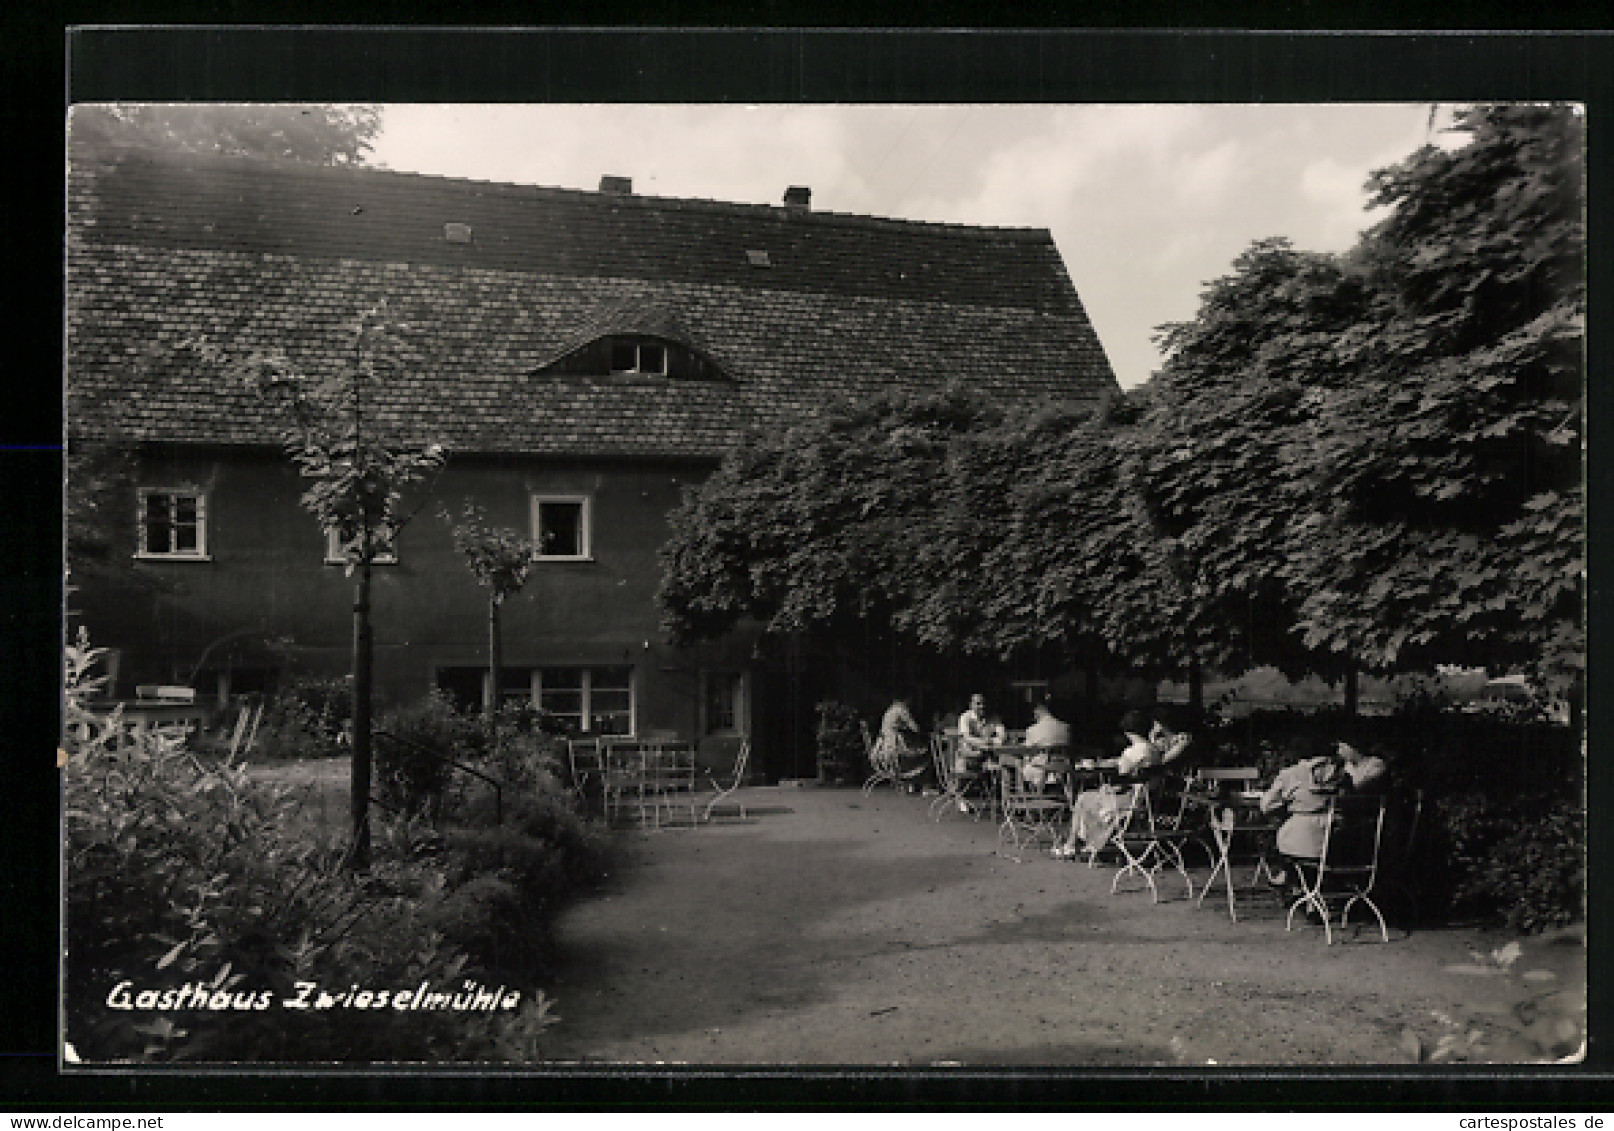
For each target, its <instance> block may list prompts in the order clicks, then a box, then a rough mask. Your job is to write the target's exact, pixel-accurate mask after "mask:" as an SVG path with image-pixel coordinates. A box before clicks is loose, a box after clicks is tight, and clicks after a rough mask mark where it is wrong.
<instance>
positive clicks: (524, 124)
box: [372, 104, 1451, 388]
mask: <svg viewBox="0 0 1614 1131" xmlns="http://www.w3.org/2000/svg"><path fill="white" fill-rule="evenodd" d="M1445 109H1446V108H1444V107H1442V108H1441V113H1440V114H1439V117H1438V119H1437V123H1436V129H1435V132H1434V133H1433V134H1431V133H1430V131H1429V121H1430V107H1429V106H1428V105H1427V104H1419V105H1414V104H1398V105H1397V104H1391V105H1307V106H1255V105H1251V106H1212V105H1132V106H1095V105H1079V106H1077V105H1054V106H1047V105H1015V106H1002V105H973V106H971V105H960V106H912V105H887V106H853V105H770V106H700V105H645V106H631V105H611V106H586V105H553V104H551V105H502V106H472V105H444V106H425V105H420V106H415V105H392V106H388V107H387V108H386V110H385V113H384V116H383V127H382V133H381V135H380V137H379V138H378V140H377V144H376V146H375V151H374V154H373V157H372V159H373V161H374V162H375V163H376V164H380V165H384V166H386V167H389V168H393V169H402V170H413V171H417V172H427V173H440V174H445V175H450V176H460V177H470V178H475V179H479V180H493V181H508V182H514V183H521V184H540V185H551V186H559V187H564V188H581V189H593V188H597V187H598V185H599V179H600V175H601V174H603V173H613V174H618V175H621V176H627V177H632V178H633V187H634V191H635V192H638V193H644V194H647V195H654V196H673V197H701V198H706V199H713V200H731V201H742V202H748V203H756V204H777V203H779V202H780V198H781V196H782V195H783V193H784V190H785V187H786V186H787V185H807V186H810V187H811V188H812V193H813V196H812V207H813V208H814V209H815V210H822V211H831V212H854V213H864V214H872V215H878V216H895V217H901V218H905V219H911V220H939V221H949V222H959V223H969V224H986V225H998V226H1010V227H1038V228H1047V229H1049V230H1050V231H1051V232H1052V233H1053V237H1054V241H1055V243H1056V244H1057V245H1058V247H1059V250H1060V252H1061V253H1062V254H1063V256H1064V259H1065V263H1066V266H1067V267H1068V269H1069V271H1070V276H1071V279H1072V281H1073V282H1074V283H1075V285H1076V289H1077V291H1078V293H1079V294H1080V295H1081V297H1082V302H1083V303H1084V304H1085V305H1086V307H1087V311H1088V314H1089V316H1090V317H1091V318H1092V320H1093V324H1094V326H1095V327H1096V328H1097V330H1098V335H1099V339H1100V341H1102V342H1103V344H1104V348H1105V351H1106V352H1107V353H1108V354H1109V357H1110V361H1111V364H1112V365H1113V366H1114V367H1115V372H1116V376H1117V377H1118V378H1119V379H1120V382H1121V384H1122V385H1124V386H1127V387H1129V388H1130V387H1132V386H1135V385H1137V384H1140V383H1141V382H1143V381H1145V380H1147V379H1148V377H1149V375H1150V374H1151V373H1152V372H1153V371H1154V369H1155V367H1156V366H1157V365H1158V364H1159V356H1158V354H1157V353H1156V352H1155V349H1154V346H1153V343H1152V341H1151V338H1152V335H1153V331H1154V328H1155V327H1156V326H1158V325H1159V324H1160V323H1163V322H1170V321H1177V320H1182V319H1186V318H1189V317H1192V316H1193V314H1194V311H1195V309H1196V307H1197V304H1198V296H1199V293H1200V290H1201V287H1202V284H1203V283H1204V282H1206V281H1207V280H1210V279H1213V278H1216V277H1217V276H1220V275H1223V274H1226V273H1227V271H1228V269H1229V267H1230V264H1231V262H1232V260H1233V258H1234V256H1236V255H1237V254H1238V253H1239V252H1240V251H1242V250H1243V249H1244V248H1245V247H1247V246H1248V245H1249V244H1250V242H1251V241H1252V240H1255V239H1259V238H1262V237H1266V236H1276V235H1281V236H1288V237H1289V238H1290V239H1291V240H1293V241H1294V243H1295V244H1296V245H1297V246H1299V247H1302V248H1307V249H1312V250H1317V251H1338V250H1343V249H1344V248H1346V247H1348V246H1349V245H1350V244H1351V243H1352V241H1353V240H1354V239H1355V236H1356V234H1357V233H1358V232H1359V231H1360V230H1361V229H1362V228H1363V227H1365V226H1366V225H1367V224H1368V223H1370V222H1371V221H1372V219H1373V217H1372V215H1371V214H1370V213H1367V212H1365V211H1364V207H1365V204H1366V195H1365V193H1364V192H1363V188H1362V186H1363V182H1364V180H1365V179H1366V176H1367V173H1368V171H1369V170H1371V169H1375V168H1379V167H1382V166H1384V165H1387V164H1390V163H1393V162H1395V161H1398V160H1400V159H1401V158H1402V157H1405V156H1406V155H1407V154H1409V153H1411V152H1412V151H1413V150H1414V149H1416V148H1417V147H1418V146H1419V145H1422V144H1423V143H1424V142H1425V141H1426V140H1429V141H1434V142H1436V143H1437V144H1439V143H1441V142H1445V143H1447V144H1451V139H1450V137H1449V136H1447V137H1442V136H1441V134H1440V132H1439V127H1440V125H1441V124H1442V123H1443V122H1444V121H1446V120H1447V118H1448V115H1447V114H1446V113H1445Z"/></svg>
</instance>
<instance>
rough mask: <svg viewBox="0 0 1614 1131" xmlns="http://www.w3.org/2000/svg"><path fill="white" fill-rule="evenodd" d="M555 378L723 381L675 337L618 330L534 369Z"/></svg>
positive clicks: (710, 363)
mask: <svg viewBox="0 0 1614 1131" xmlns="http://www.w3.org/2000/svg"><path fill="white" fill-rule="evenodd" d="M537 372H538V373H548V374H554V375H555V376H557V377H573V376H575V377H626V378H638V377H665V378H668V379H671V380H674V381H722V380H726V377H725V376H724V374H723V371H722V370H721V369H719V368H718V366H717V364H716V363H715V362H713V361H712V360H711V359H709V358H707V357H705V356H704V355H703V354H701V353H700V352H699V351H698V350H697V349H696V348H695V347H694V346H692V345H691V344H690V343H688V342H686V341H684V340H683V339H682V338H680V337H678V336H676V335H668V334H665V333H657V332H654V331H650V330H649V329H648V328H646V329H645V330H636V329H628V330H618V331H615V332H611V333H605V334H601V335H599V336H598V337H591V338H590V339H589V340H587V341H585V342H582V343H580V344H577V345H574V346H571V347H569V348H568V349H567V350H566V351H565V352H564V353H560V354H558V355H557V356H556V357H555V358H553V359H552V360H550V361H547V362H544V363H543V364H542V365H541V366H539V368H538V369H537Z"/></svg>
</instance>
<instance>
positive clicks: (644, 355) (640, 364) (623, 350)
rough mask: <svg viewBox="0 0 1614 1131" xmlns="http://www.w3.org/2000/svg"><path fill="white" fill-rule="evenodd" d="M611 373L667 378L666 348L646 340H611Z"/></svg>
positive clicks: (661, 344)
mask: <svg viewBox="0 0 1614 1131" xmlns="http://www.w3.org/2000/svg"><path fill="white" fill-rule="evenodd" d="M611 372H612V373H613V374H616V373H637V374H646V375H649V376H655V377H665V376H667V347H666V345H665V344H663V343H661V342H656V341H651V340H649V339H647V338H612V339H611Z"/></svg>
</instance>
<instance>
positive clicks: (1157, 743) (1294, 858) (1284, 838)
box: [877, 694, 1385, 887]
mask: <svg viewBox="0 0 1614 1131" xmlns="http://www.w3.org/2000/svg"><path fill="white" fill-rule="evenodd" d="M1033 715H1034V717H1033V720H1032V723H1031V725H1030V726H1029V727H1028V728H1027V729H1026V731H1025V733H1024V735H1023V737H1022V736H1020V735H1015V736H1014V745H1016V746H1020V747H1024V748H1026V749H1027V750H1029V751H1033V753H1029V754H1024V755H1023V757H1021V759H1020V762H1019V764H1020V772H1021V775H1022V777H1023V780H1024V783H1025V785H1026V786H1027V787H1029V788H1031V789H1038V790H1041V789H1052V788H1062V787H1063V786H1064V785H1065V784H1066V781H1065V780H1064V778H1063V775H1065V774H1067V773H1071V772H1073V771H1074V772H1078V773H1085V774H1094V773H1102V774H1103V775H1104V776H1105V777H1107V778H1108V779H1110V780H1109V781H1108V782H1106V783H1104V784H1096V785H1094V786H1093V787H1092V788H1088V789H1083V790H1082V791H1081V792H1080V793H1077V794H1076V795H1075V796H1074V798H1073V799H1072V801H1071V821H1070V831H1069V834H1068V835H1067V836H1066V838H1065V840H1064V841H1063V842H1061V843H1059V844H1056V845H1055V846H1054V847H1053V855H1054V856H1056V857H1059V858H1062V859H1074V858H1076V857H1078V856H1080V855H1083V854H1084V853H1085V854H1096V853H1097V852H1099V851H1101V850H1102V849H1103V848H1104V846H1105V844H1107V843H1108V841H1109V839H1110V837H1111V836H1113V835H1114V833H1115V832H1116V829H1117V827H1118V825H1119V823H1120V817H1121V813H1122V804H1123V800H1122V799H1123V797H1124V796H1125V795H1126V793H1127V792H1128V789H1127V788H1126V787H1127V786H1128V785H1130V784H1134V783H1136V782H1138V781H1142V780H1145V779H1146V778H1148V777H1150V776H1151V775H1152V774H1154V773H1155V772H1157V771H1160V770H1161V769H1163V768H1168V769H1181V768H1182V765H1183V756H1184V754H1185V753H1186V752H1187V751H1188V749H1189V747H1190V746H1191V745H1192V736H1191V735H1190V734H1189V733H1188V732H1187V731H1181V730H1176V729H1174V728H1173V727H1172V726H1170V725H1169V724H1168V723H1167V722H1165V721H1164V720H1163V719H1160V718H1153V719H1151V718H1150V716H1148V715H1147V714H1145V713H1144V712H1142V711H1137V710H1133V711H1128V712H1127V713H1126V714H1125V715H1124V716H1123V717H1122V719H1121V724H1120V731H1121V735H1122V737H1123V738H1124V740H1125V748H1124V749H1123V750H1122V751H1121V753H1120V754H1119V755H1117V756H1116V757H1113V758H1098V759H1086V760H1081V761H1076V762H1070V761H1068V760H1066V761H1065V762H1063V763H1059V762H1051V761H1050V758H1051V754H1052V752H1054V751H1059V752H1065V751H1068V750H1069V749H1070V744H1071V728H1070V726H1069V725H1068V724H1067V723H1064V722H1062V721H1061V720H1059V719H1057V718H1055V717H1054V714H1053V711H1052V709H1051V708H1050V707H1049V706H1048V704H1047V703H1043V702H1039V703H1037V704H1036V705H1035V706H1034V707H1033ZM921 733H922V731H921V728H920V726H919V724H918V722H917V721H916V720H915V719H914V717H913V714H912V712H911V711H910V709H909V706H908V703H907V701H906V700H904V699H901V698H899V699H897V700H895V701H894V702H893V703H892V704H891V706H890V707H889V708H887V710H886V712H885V715H884V717H883V718H882V719H881V722H880V736H879V738H878V740H877V741H878V742H879V743H880V744H882V745H883V747H884V750H883V751H882V753H883V754H884V755H885V756H886V757H887V758H888V759H889V760H890V761H891V762H893V763H894V764H895V765H896V766H897V767H898V778H899V781H900V782H902V783H903V784H905V785H906V786H907V788H909V789H911V790H914V791H918V790H919V789H920V788H921V784H920V783H921V781H922V779H924V777H925V775H926V774H927V773H928V771H929V769H930V766H931V759H930V756H929V754H928V753H927V752H926V750H925V748H924V746H923V745H922V744H921V743H919V742H918V741H917V740H918V737H919V735H920V734H921ZM1009 744H1010V734H1009V731H1008V730H1007V729H1006V728H1005V727H1004V726H1003V724H1002V722H1001V721H1000V720H999V719H998V718H997V717H996V716H995V715H991V714H989V713H988V712H987V707H986V697H985V696H984V695H980V694H976V695H972V696H970V701H969V707H968V709H967V710H965V711H964V712H963V713H962V714H961V715H959V717H958V725H957V732H956V741H955V743H954V745H953V765H952V770H953V773H954V774H955V775H956V776H957V778H958V779H959V780H960V781H962V782H966V783H967V782H982V783H987V782H989V780H990V774H991V772H992V771H993V770H994V769H995V768H996V757H997V755H998V754H999V752H1001V751H1002V748H1003V747H1005V746H1007V745H1009ZM1293 749H1294V751H1295V753H1296V754H1297V756H1298V757H1297V760H1296V761H1295V762H1294V763H1293V764H1292V765H1290V766H1288V767H1286V768H1285V769H1283V770H1282V771H1280V772H1279V773H1278V774H1277V775H1276V777H1275V778H1274V779H1273V781H1272V783H1271V785H1269V786H1267V787H1266V788H1265V789H1264V790H1263V791H1262V792H1261V793H1260V798H1259V811H1260V812H1261V813H1262V814H1264V815H1265V816H1266V817H1268V818H1269V819H1271V820H1272V821H1274V822H1277V821H1278V820H1279V818H1281V823H1280V824H1278V825H1277V835H1276V838H1275V843H1274V846H1273V847H1274V848H1275V851H1276V856H1277V860H1278V864H1277V866H1276V867H1275V868H1273V870H1272V873H1271V874H1272V878H1273V882H1274V883H1276V884H1278V885H1279V886H1282V887H1290V886H1292V885H1293V882H1294V879H1295V874H1296V871H1297V870H1298V869H1300V868H1304V867H1307V866H1308V865H1309V866H1315V864H1316V861H1317V860H1318V858H1319V857H1320V856H1321V855H1322V851H1323V840H1324V830H1325V828H1326V824H1327V820H1328V816H1327V814H1328V809H1329V802H1330V799H1331V798H1333V797H1335V796H1337V795H1339V794H1340V793H1344V792H1350V791H1358V792H1368V791H1373V790H1376V789H1379V788H1381V787H1382V785H1383V783H1384V778H1385V763H1384V760H1383V759H1382V758H1379V757H1377V756H1376V755H1371V754H1366V753H1364V752H1362V751H1361V750H1359V749H1358V748H1357V747H1356V746H1354V745H1352V744H1351V743H1350V742H1347V741H1343V740H1342V741H1338V742H1336V743H1335V744H1334V746H1333V749H1332V750H1326V749H1325V748H1324V746H1323V744H1322V743H1321V742H1320V740H1318V739H1316V738H1314V737H1312V736H1309V735H1306V736H1301V737H1299V738H1298V739H1296V740H1295V745H1294V747H1293ZM961 804H962V802H961Z"/></svg>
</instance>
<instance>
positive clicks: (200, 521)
mask: <svg viewBox="0 0 1614 1131" xmlns="http://www.w3.org/2000/svg"><path fill="white" fill-rule="evenodd" d="M139 526H140V535H139V537H140V542H139V549H138V551H137V554H138V556H139V557H142V558H206V557H207V496H206V495H205V494H204V493H203V492H201V491H198V490H196V489H195V488H190V487H183V488H169V487H142V488H141V489H140V515H139Z"/></svg>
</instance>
